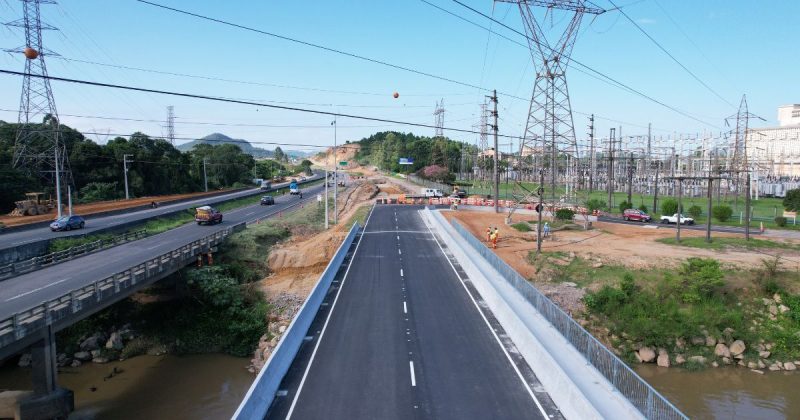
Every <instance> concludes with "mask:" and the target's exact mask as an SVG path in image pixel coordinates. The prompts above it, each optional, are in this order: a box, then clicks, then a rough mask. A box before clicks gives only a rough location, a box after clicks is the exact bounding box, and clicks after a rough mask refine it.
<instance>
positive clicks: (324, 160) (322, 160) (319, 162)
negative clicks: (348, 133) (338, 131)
mask: <svg viewBox="0 0 800 420" xmlns="http://www.w3.org/2000/svg"><path fill="white" fill-rule="evenodd" d="M359 150H361V145H360V144H358V143H347V144H342V145H340V146H339V147H337V148H336V155H335V156H334V153H333V147H329V148H327V149H326V150H325V152H323V155H322V156H320V155H319V154H317V155H314V156H311V157H309V158H308V160H310V161H311V163H313V164H314V165H316V166H328V167H333V165H335V164H336V165H338V163H339V162H345V161H347V162H349V163H348V165H347V166H346V167H344V168H345V169H353V168H355V167H357V166H358V163H357V162H356V161H355V160H356V154H357V153H358V151H359ZM340 168H342V167H341V166H340Z"/></svg>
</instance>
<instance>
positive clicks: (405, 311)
mask: <svg viewBox="0 0 800 420" xmlns="http://www.w3.org/2000/svg"><path fill="white" fill-rule="evenodd" d="M403 313H404V314H407V313H408V307H407V306H406V301H403Z"/></svg>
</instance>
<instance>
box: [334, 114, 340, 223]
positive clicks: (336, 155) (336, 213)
mask: <svg viewBox="0 0 800 420" xmlns="http://www.w3.org/2000/svg"><path fill="white" fill-rule="evenodd" d="M338 159H339V153H337V145H336V116H335V115H334V116H333V224H334V225H335V224H337V223H339V205H338V203H336V193H337V192H338V191H339V160H338Z"/></svg>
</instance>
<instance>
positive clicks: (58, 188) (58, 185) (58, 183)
mask: <svg viewBox="0 0 800 420" xmlns="http://www.w3.org/2000/svg"><path fill="white" fill-rule="evenodd" d="M58 148H59V146H58V133H56V148H55V153H56V156H55V158H56V162H55V163H56V173H55V175H56V206H57V207H58V218H59V219H60V218H61V216H62V214H61V167H60V166H59V164H58Z"/></svg>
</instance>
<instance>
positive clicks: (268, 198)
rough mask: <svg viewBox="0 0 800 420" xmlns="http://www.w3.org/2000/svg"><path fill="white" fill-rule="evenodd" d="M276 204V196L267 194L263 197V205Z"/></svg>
mask: <svg viewBox="0 0 800 420" xmlns="http://www.w3.org/2000/svg"><path fill="white" fill-rule="evenodd" d="M273 204H275V198H274V197H272V196H271V195H265V196H263V197H261V205H262V206H271V205H273Z"/></svg>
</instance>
